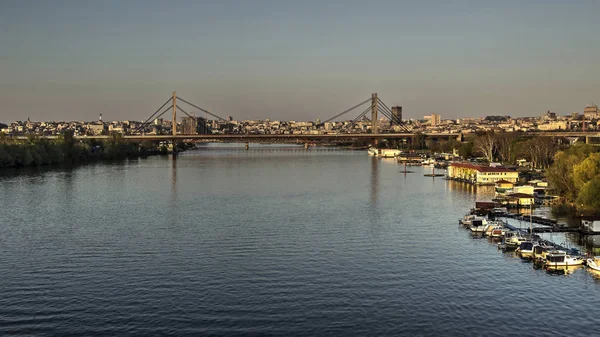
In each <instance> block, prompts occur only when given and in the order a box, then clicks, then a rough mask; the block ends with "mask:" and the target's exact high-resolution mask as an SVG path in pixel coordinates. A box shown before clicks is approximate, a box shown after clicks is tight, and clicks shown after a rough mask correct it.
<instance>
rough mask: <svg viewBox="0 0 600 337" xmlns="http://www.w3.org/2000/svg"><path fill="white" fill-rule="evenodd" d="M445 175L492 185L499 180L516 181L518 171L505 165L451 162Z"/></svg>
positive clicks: (449, 177) (476, 183)
mask: <svg viewBox="0 0 600 337" xmlns="http://www.w3.org/2000/svg"><path fill="white" fill-rule="evenodd" d="M447 177H448V179H453V180H459V181H464V182H468V183H471V184H475V185H494V184H495V183H496V182H498V181H500V180H506V181H508V182H511V183H516V182H517V181H518V180H519V172H517V171H513V170H511V169H507V168H505V167H489V166H481V165H474V164H470V163H452V164H450V166H448V173H447Z"/></svg>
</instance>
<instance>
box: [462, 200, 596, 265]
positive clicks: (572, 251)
mask: <svg viewBox="0 0 600 337" xmlns="http://www.w3.org/2000/svg"><path fill="white" fill-rule="evenodd" d="M476 213H477V212H476V211H475V209H472V211H471V212H470V213H469V214H467V215H465V216H464V217H463V218H462V219H460V220H459V225H461V226H463V227H465V228H467V229H469V230H470V232H471V233H472V234H473V235H480V236H481V237H487V238H489V239H490V240H491V242H494V243H496V245H497V248H498V250H501V251H503V252H515V254H516V255H517V256H518V257H519V258H521V259H523V260H526V261H530V262H532V263H533V264H534V266H535V268H543V269H545V270H547V271H548V272H549V273H565V274H568V273H569V272H572V269H573V268H577V267H578V266H587V268H589V269H590V270H592V271H598V270H600V257H599V256H593V253H591V256H590V255H589V254H584V253H581V251H580V250H579V249H577V248H573V247H566V246H564V244H559V243H556V242H553V241H551V240H548V239H544V238H542V237H540V236H539V235H538V233H568V232H581V228H573V227H565V226H562V227H561V226H558V225H557V221H556V220H552V219H547V218H543V217H539V216H537V217H536V216H533V215H529V216H526V215H522V214H510V213H502V214H494V213H493V212H490V213H488V216H491V219H492V220H489V221H488V217H487V216H482V215H477V214H476ZM497 218H504V220H497ZM508 219H514V220H517V221H519V222H521V221H522V220H526V219H527V220H529V228H523V227H521V226H515V225H513V224H510V223H509V222H508V221H507V220H508ZM534 219H536V224H537V225H540V224H541V225H545V226H551V227H546V228H544V227H534V226H533V224H534V221H533V220H534ZM569 268H571V270H569Z"/></svg>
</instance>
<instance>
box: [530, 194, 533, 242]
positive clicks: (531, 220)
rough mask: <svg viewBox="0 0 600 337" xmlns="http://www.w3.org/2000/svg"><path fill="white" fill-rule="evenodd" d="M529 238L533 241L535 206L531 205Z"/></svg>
mask: <svg viewBox="0 0 600 337" xmlns="http://www.w3.org/2000/svg"><path fill="white" fill-rule="evenodd" d="M529 238H530V239H531V241H533V204H531V203H530V204H529Z"/></svg>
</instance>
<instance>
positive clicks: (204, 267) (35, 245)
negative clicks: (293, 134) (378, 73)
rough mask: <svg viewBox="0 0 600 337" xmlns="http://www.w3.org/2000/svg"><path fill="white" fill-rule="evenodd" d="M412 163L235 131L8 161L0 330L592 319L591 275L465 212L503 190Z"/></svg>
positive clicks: (361, 331) (418, 330)
mask: <svg viewBox="0 0 600 337" xmlns="http://www.w3.org/2000/svg"><path fill="white" fill-rule="evenodd" d="M401 169H402V166H401V165H398V164H397V163H396V162H395V161H393V160H378V159H374V158H370V157H368V156H367V155H366V153H365V152H364V151H362V152H352V151H340V150H335V149H319V148H316V149H315V148H310V149H308V150H305V149H304V148H303V147H302V146H261V145H255V144H250V149H249V150H248V151H246V150H245V149H244V148H243V144H242V145H241V146H237V147H236V145H229V144H228V145H206V146H201V148H200V149H198V150H196V151H189V152H185V153H181V154H180V155H178V156H177V157H176V158H170V157H167V156H161V157H152V158H148V159H144V160H132V161H126V162H122V163H118V164H116V163H112V164H108V163H107V164H95V165H88V166H81V167H78V168H76V169H73V170H61V169H58V170H49V171H48V170H43V171H38V172H35V173H31V171H23V172H21V173H12V174H4V175H2V177H0V205H2V206H3V208H4V209H5V210H8V211H7V212H5V214H4V218H3V221H2V222H0V279H1V280H2V282H1V284H2V286H1V287H0V323H1V324H0V335H10V334H14V335H56V336H64V335H130V336H140V335H141V336H143V335H176V336H182V335H189V336H194V335H219V336H221V335H226V336H236V335H285V336H306V335H337V336H352V335H357V336H364V335H382V336H384V335H385V336H389V335H410V336H413V335H430V336H470V335H486V336H506V335H511V334H512V335H514V334H515V331H518V332H517V334H522V333H521V331H523V329H525V330H528V331H535V332H536V333H537V332H540V334H545V335H560V334H565V332H566V331H568V332H569V333H568V334H569V335H578V334H579V335H593V334H594V333H595V332H596V331H595V326H594V325H590V324H589V322H592V321H594V320H595V319H596V317H595V316H596V315H595V311H594V310H595V308H596V307H597V298H600V284H596V282H598V281H595V279H594V277H595V276H594V275H592V274H591V273H588V272H574V273H572V274H569V277H568V278H563V279H560V278H555V277H551V276H549V275H547V274H546V273H545V271H543V270H534V269H533V267H532V265H531V264H528V263H523V262H522V261H521V260H520V259H518V258H514V257H513V256H512V255H511V254H504V253H502V252H501V251H499V250H498V249H497V245H496V243H495V242H492V241H488V240H485V239H480V238H474V237H472V236H471V235H470V234H469V232H468V231H466V230H464V229H463V228H461V227H459V226H457V224H456V221H457V219H458V218H460V217H461V216H462V215H463V214H464V213H465V212H466V211H468V210H469V209H470V208H471V207H473V206H474V203H475V201H477V200H485V198H488V197H489V196H490V195H491V194H492V193H493V192H492V193H490V191H493V190H492V189H490V188H482V187H474V186H472V185H468V184H464V183H459V182H454V181H446V180H443V179H432V178H429V177H423V174H424V173H429V172H430V169H425V168H421V167H410V169H411V170H413V171H415V173H413V174H407V175H404V174H400V173H398V171H399V170H401ZM488 200H489V199H488ZM565 239H566V237H565ZM571 239H574V238H571ZM574 240H576V239H574ZM592 245H595V241H592ZM590 285H591V286H590ZM507 296H509V297H510V300H505V299H507ZM565 305H568V306H569V308H571V309H572V310H573V311H575V312H577V313H578V314H577V315H573V317H569V319H568V320H562V321H555V320H540V319H539V317H549V316H551V315H553V314H555V308H557V307H565ZM474 312H477V313H485V315H483V316H481V315H480V316H477V319H471V318H470V317H473V313H474ZM432 322H434V323H432ZM498 322H511V323H510V324H498ZM515 327H517V328H515ZM523 327H524V328H523ZM515 329H517V330H515Z"/></svg>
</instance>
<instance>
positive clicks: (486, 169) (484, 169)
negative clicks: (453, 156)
mask: <svg viewBox="0 0 600 337" xmlns="http://www.w3.org/2000/svg"><path fill="white" fill-rule="evenodd" d="M450 166H454V167H463V168H469V169H473V170H477V171H479V172H515V171H513V170H511V169H507V168H506V167H489V166H481V165H474V164H469V163H452V164H450Z"/></svg>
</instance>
